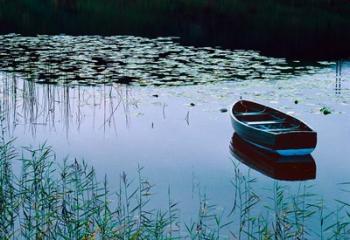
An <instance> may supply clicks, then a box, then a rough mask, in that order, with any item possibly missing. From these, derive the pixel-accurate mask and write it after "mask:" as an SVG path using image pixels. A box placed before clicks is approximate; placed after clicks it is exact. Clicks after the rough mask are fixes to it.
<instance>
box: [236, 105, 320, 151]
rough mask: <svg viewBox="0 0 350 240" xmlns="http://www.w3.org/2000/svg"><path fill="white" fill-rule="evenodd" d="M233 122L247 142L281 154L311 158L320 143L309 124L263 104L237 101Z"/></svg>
mask: <svg viewBox="0 0 350 240" xmlns="http://www.w3.org/2000/svg"><path fill="white" fill-rule="evenodd" d="M231 122H232V126H233V128H234V130H235V132H236V133H237V134H238V135H239V136H240V137H242V138H243V139H244V140H246V141H248V142H250V143H251V144H253V145H255V146H257V147H260V148H263V149H265V150H267V151H270V152H273V153H277V154H279V155H283V156H293V155H308V154H310V153H311V152H312V151H313V150H314V149H315V147H316V144H317V133H316V132H315V131H313V130H312V129H311V128H310V127H309V126H307V125H306V124H305V123H303V122H302V121H300V120H298V119H296V118H294V117H292V116H290V115H288V114H285V113H283V112H280V111H278V110H276V109H273V108H270V107H267V106H264V105H261V104H259V103H255V102H251V101H246V100H240V101H238V102H236V103H235V104H234V105H233V107H232V111H231Z"/></svg>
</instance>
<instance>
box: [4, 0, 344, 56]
mask: <svg viewBox="0 0 350 240" xmlns="http://www.w3.org/2000/svg"><path fill="white" fill-rule="evenodd" d="M349 15H350V4H349V3H348V1H341V0H338V1H335V0H331V1H328V0H321V1H311V0H310V1H303V2H297V1H292V0H286V1H277V0H271V1H258V0H249V1H239V0H235V1H229V0H221V1H211V0H198V1H184V0H181V1H172V0H166V1H159V0H152V1H142V0H136V1H123V0H102V1H100V0H88V1H85V0H84V1H83V0H65V1H54V0H47V1H44V0H12V1H2V2H1V3H0V33H2V34H4V33H20V34H24V35H37V34H68V35H133V36H143V37H159V36H163V37H164V36H165V37H167V36H176V37H179V39H178V40H177V41H179V42H180V43H181V44H182V45H190V46H197V47H198V46H201V47H207V46H211V47H215V46H220V47H222V48H225V49H226V48H227V49H253V50H257V51H260V52H261V53H262V54H263V55H267V56H275V57H285V58H292V59H298V60H301V59H307V60H315V59H318V60H330V59H340V58H348V57H349V56H350V46H349V44H348V43H349V42H350V33H349V31H347V29H348V26H349V25H350V18H349V17H348V16H349Z"/></svg>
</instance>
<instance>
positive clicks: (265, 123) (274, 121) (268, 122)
mask: <svg viewBox="0 0 350 240" xmlns="http://www.w3.org/2000/svg"><path fill="white" fill-rule="evenodd" d="M246 123H247V124H248V125H270V124H280V123H284V120H283V119H279V120H268V121H249V122H248V121H247V122H246Z"/></svg>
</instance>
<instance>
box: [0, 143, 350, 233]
mask: <svg viewBox="0 0 350 240" xmlns="http://www.w3.org/2000/svg"><path fill="white" fill-rule="evenodd" d="M16 161H19V163H20V166H21V168H20V169H21V170H20V171H18V174H16V173H15V171H14V170H13V166H12V165H13V164H16ZM233 169H234V171H233V177H232V179H231V181H232V191H233V193H234V199H233V202H232V210H231V211H230V212H229V213H228V212H224V211H222V210H220V208H219V206H216V205H212V204H211V203H210V201H209V200H208V198H207V197H206V195H205V194H201V195H200V202H199V208H198V216H197V217H195V218H194V220H192V221H191V222H190V223H185V222H182V220H181V217H180V214H179V208H180V205H179V204H178V203H177V202H176V201H174V200H173V199H172V197H171V189H170V188H169V190H168V198H169V201H168V208H167V209H154V208H151V207H150V205H149V203H150V201H151V200H152V196H153V195H152V193H153V188H154V186H153V185H152V184H151V183H150V182H149V180H147V178H145V177H144V176H143V171H142V167H139V169H138V171H137V173H138V174H137V176H138V177H137V178H136V179H134V180H131V179H129V177H128V176H127V175H126V174H125V173H124V172H123V173H122V174H121V175H120V178H119V187H118V189H111V188H110V187H109V183H108V177H107V176H106V177H105V178H104V179H103V180H102V181H99V180H98V179H97V177H96V173H95V170H94V168H91V167H89V166H88V165H87V164H86V163H85V162H79V161H78V160H74V161H70V160H68V159H64V160H63V161H57V160H56V159H55V154H54V152H53V150H52V149H51V148H50V147H49V146H46V145H42V146H40V147H39V148H36V149H35V148H21V149H16V148H15V147H14V146H13V141H6V140H5V139H4V138H2V140H1V145H0V203H1V204H0V228H1V231H0V235H1V236H0V237H1V239H315V238H318V239H348V237H349V234H350V225H349V223H350V219H349V215H348V214H349V212H348V206H349V204H348V203H347V202H346V201H343V200H336V201H337V205H338V207H337V208H336V209H328V208H326V204H325V203H324V202H323V200H322V198H321V197H320V196H318V195H315V194H313V193H312V187H311V186H308V185H307V184H300V185H299V188H298V189H297V190H296V192H295V193H292V191H290V189H289V188H287V187H284V186H282V185H281V184H279V183H277V182H275V183H274V184H273V187H272V188H271V189H270V190H268V191H269V197H268V199H265V200H266V201H263V198H262V197H261V196H259V195H258V194H257V193H256V192H255V189H254V184H255V181H256V180H255V179H254V178H252V177H250V174H249V172H248V174H243V173H242V172H241V171H240V168H239V166H238V165H235V163H234V168H233ZM347 185H348V183H343V184H341V188H346V186H347Z"/></svg>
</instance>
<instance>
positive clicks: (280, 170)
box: [230, 133, 316, 181]
mask: <svg viewBox="0 0 350 240" xmlns="http://www.w3.org/2000/svg"><path fill="white" fill-rule="evenodd" d="M230 149H231V153H232V155H233V156H234V157H235V158H236V159H237V160H239V161H240V162H242V163H244V164H245V165H247V166H248V167H250V168H253V169H255V170H256V171H258V172H260V173H262V174H264V175H266V176H269V177H271V178H273V179H278V180H286V181H301V180H309V179H315V178H316V163H315V160H314V159H313V157H312V156H311V155H305V156H281V155H278V154H274V153H271V152H269V151H266V150H264V149H261V148H257V147H255V146H254V145H252V144H250V143H249V142H247V141H245V140H244V139H243V138H241V137H239V136H238V134H236V133H235V134H234V135H233V136H232V139H231V143H230Z"/></svg>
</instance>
